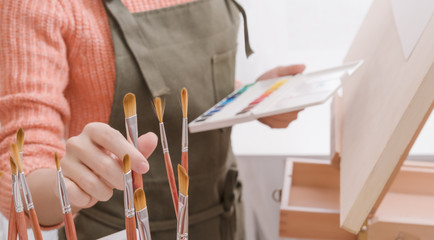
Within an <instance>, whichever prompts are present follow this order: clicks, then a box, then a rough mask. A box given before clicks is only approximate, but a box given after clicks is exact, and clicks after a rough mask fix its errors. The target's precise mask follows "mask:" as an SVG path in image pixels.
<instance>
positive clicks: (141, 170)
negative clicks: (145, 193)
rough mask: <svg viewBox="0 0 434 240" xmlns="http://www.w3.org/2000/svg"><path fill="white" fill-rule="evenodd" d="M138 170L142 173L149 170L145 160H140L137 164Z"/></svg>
mask: <svg viewBox="0 0 434 240" xmlns="http://www.w3.org/2000/svg"><path fill="white" fill-rule="evenodd" d="M139 168H140V169H139V171H140V172H141V173H142V174H143V173H146V172H148V170H149V164H148V163H147V162H141V163H140V165H139Z"/></svg>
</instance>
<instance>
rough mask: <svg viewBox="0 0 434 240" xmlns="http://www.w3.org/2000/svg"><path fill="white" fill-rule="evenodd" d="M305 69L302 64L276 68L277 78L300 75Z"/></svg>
mask: <svg viewBox="0 0 434 240" xmlns="http://www.w3.org/2000/svg"><path fill="white" fill-rule="evenodd" d="M304 69H306V66H305V65H304V64H297V65H290V66H285V67H278V68H277V76H279V77H283V76H288V75H295V74H299V73H302V72H303V71H304Z"/></svg>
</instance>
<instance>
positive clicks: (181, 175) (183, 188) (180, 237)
mask: <svg viewBox="0 0 434 240" xmlns="http://www.w3.org/2000/svg"><path fill="white" fill-rule="evenodd" d="M178 184H179V214H178V224H177V235H176V236H177V237H176V239H177V240H188V185H189V178H188V174H187V171H186V170H185V169H184V167H182V166H181V165H179V164H178Z"/></svg>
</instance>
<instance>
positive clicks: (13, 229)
mask: <svg viewBox="0 0 434 240" xmlns="http://www.w3.org/2000/svg"><path fill="white" fill-rule="evenodd" d="M15 218H16V216H15V204H14V197H13V196H12V200H11V209H10V214H9V226H8V240H17V222H16V219H15Z"/></svg>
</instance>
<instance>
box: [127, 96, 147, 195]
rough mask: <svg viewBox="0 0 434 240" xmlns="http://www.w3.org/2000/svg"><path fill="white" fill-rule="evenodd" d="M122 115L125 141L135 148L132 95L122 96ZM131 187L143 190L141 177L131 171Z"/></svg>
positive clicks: (136, 133)
mask: <svg viewBox="0 0 434 240" xmlns="http://www.w3.org/2000/svg"><path fill="white" fill-rule="evenodd" d="M124 113H125V129H126V132H127V140H128V142H130V143H131V144H132V145H134V147H136V148H137V149H138V147H137V138H138V134H139V133H138V127H137V111H136V96H135V95H134V94H132V93H127V94H126V95H125V96H124ZM132 174H133V187H134V190H136V189H137V188H143V180H142V175H141V174H140V173H137V172H134V171H133V173H132Z"/></svg>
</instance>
